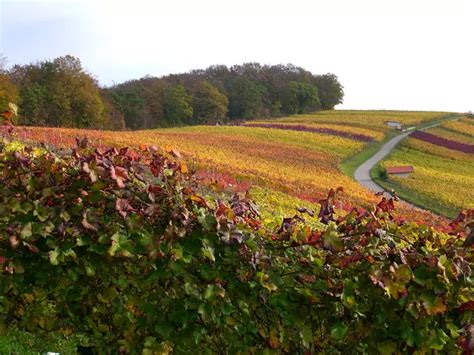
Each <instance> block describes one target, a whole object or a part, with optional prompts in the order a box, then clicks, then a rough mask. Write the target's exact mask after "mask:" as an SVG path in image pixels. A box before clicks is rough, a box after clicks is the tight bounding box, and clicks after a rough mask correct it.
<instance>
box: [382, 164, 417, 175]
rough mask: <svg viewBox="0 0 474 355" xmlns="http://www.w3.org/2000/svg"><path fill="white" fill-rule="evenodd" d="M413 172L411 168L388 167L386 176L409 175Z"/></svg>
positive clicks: (408, 166) (409, 166)
mask: <svg viewBox="0 0 474 355" xmlns="http://www.w3.org/2000/svg"><path fill="white" fill-rule="evenodd" d="M412 172H413V166H411V165H407V166H389V167H388V168H387V174H409V173H412Z"/></svg>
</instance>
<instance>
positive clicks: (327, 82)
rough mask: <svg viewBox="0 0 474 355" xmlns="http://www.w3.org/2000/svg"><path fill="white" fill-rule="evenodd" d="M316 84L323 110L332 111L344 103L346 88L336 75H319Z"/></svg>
mask: <svg viewBox="0 0 474 355" xmlns="http://www.w3.org/2000/svg"><path fill="white" fill-rule="evenodd" d="M314 82H315V84H316V86H317V87H318V92H319V97H320V100H321V109H323V110H332V109H334V107H335V106H336V105H339V104H341V103H342V101H343V98H344V88H343V86H342V85H341V83H340V82H339V80H338V78H337V76H336V75H334V74H331V73H328V74H324V75H317V76H316V78H315V80H314Z"/></svg>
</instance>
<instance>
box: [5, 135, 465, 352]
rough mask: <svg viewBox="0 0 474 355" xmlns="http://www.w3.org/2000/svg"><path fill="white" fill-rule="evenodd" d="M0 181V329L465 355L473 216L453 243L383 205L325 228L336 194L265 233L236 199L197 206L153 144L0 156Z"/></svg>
mask: <svg viewBox="0 0 474 355" xmlns="http://www.w3.org/2000/svg"><path fill="white" fill-rule="evenodd" d="M0 172H1V173H0V176H1V184H0V263H1V264H2V269H3V274H2V275H1V276H0V277H1V278H0V280H1V282H0V294H1V295H2V296H1V297H0V315H1V321H2V322H3V323H4V324H5V325H7V326H18V327H20V328H25V329H27V330H29V331H32V332H45V331H51V330H55V331H61V332H63V333H64V334H73V333H74V334H81V335H87V336H88V337H89V338H90V339H91V343H92V344H93V345H94V346H95V347H96V350H97V351H98V352H99V353H104V352H111V349H115V350H114V351H121V352H131V353H138V352H142V351H143V352H144V353H151V352H153V351H159V352H165V353H166V352H178V353H179V352H193V351H195V350H196V349H200V351H202V352H217V353H227V352H229V353H234V352H239V351H240V352H256V351H262V350H271V349H274V350H278V351H281V352H302V351H311V352H322V351H323V352H343V353H346V352H361V351H365V352H369V353H371V352H381V353H393V352H396V351H398V352H413V351H414V350H416V349H418V350H422V351H423V350H424V351H430V350H440V351H441V350H442V351H443V352H459V351H460V349H461V347H462V346H464V347H465V349H467V350H466V351H469V344H468V343H469V342H468V341H467V340H468V339H470V337H472V335H473V334H471V333H472V331H471V330H470V329H472V328H470V327H469V324H470V323H472V316H473V312H472V311H473V308H474V307H473V303H474V291H473V279H472V271H471V268H472V262H473V254H472V247H471V246H470V245H466V242H465V241H464V238H463V237H464V234H463V232H462V228H461V227H462V226H463V224H466V223H467V222H468V220H469V218H472V215H469V214H464V215H461V217H460V218H459V219H458V220H457V221H456V222H455V223H453V224H452V231H451V233H452V235H448V234H445V233H441V232H437V231H435V230H433V229H432V228H429V227H426V226H417V225H414V224H410V223H405V222H403V221H399V220H396V219H395V218H394V217H393V216H392V215H391V213H392V210H393V208H394V207H393V201H392V200H386V199H382V201H381V202H380V203H379V204H378V205H376V206H374V208H373V209H371V210H368V211H365V212H364V211H361V210H357V209H354V210H352V211H351V212H350V213H349V214H347V215H345V216H339V217H338V216H336V215H335V213H334V200H335V199H336V198H337V196H336V195H337V193H339V192H340V189H338V190H337V191H334V190H331V191H330V193H329V195H328V197H327V198H326V199H324V200H322V201H321V202H320V204H321V209H320V211H319V214H318V215H317V216H316V217H313V216H314V212H313V211H309V210H307V209H305V208H300V209H299V210H298V213H297V214H296V215H295V216H294V217H292V218H285V219H284V221H283V224H282V225H281V227H280V228H279V229H278V230H275V231H267V230H265V228H264V227H262V226H261V224H260V221H259V219H258V211H257V208H256V206H255V205H254V204H253V203H252V201H251V200H250V199H249V198H248V197H243V196H239V195H235V196H233V197H232V198H231V199H229V200H228V201H215V203H212V204H211V203H210V202H208V201H206V200H205V199H204V198H202V197H201V196H199V195H197V194H196V193H195V181H194V178H193V176H192V175H190V174H188V172H187V167H186V165H185V164H184V163H180V162H179V154H178V153H177V152H175V151H173V150H172V149H168V150H167V151H166V152H165V153H164V154H158V153H157V149H156V148H154V147H143V149H142V150H141V151H134V150H130V149H127V148H122V149H120V150H118V149H115V148H111V149H107V150H100V149H95V150H91V149H89V148H87V144H86V142H85V141H78V148H76V149H74V150H72V153H71V154H68V155H57V154H53V153H51V152H47V151H44V150H41V149H37V148H32V147H28V146H26V147H24V148H23V149H19V150H16V151H11V150H8V149H5V148H2V150H1V152H0ZM305 218H306V219H307V218H318V220H319V221H320V222H321V226H322V227H321V228H320V229H317V230H315V229H311V228H309V227H308V226H307V225H306V224H305ZM463 244H464V245H463Z"/></svg>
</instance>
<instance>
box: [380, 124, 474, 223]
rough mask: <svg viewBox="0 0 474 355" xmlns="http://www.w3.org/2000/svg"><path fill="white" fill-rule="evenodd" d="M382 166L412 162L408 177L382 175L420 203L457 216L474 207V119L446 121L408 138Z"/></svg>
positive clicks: (388, 183) (434, 209)
mask: <svg viewBox="0 0 474 355" xmlns="http://www.w3.org/2000/svg"><path fill="white" fill-rule="evenodd" d="M381 165H382V166H384V167H387V166H395V165H412V166H413V167H414V173H413V174H411V175H410V176H409V177H407V178H397V177H390V178H389V179H388V180H387V181H384V180H381V179H379V182H380V183H381V184H383V185H384V186H386V187H391V188H394V189H395V190H397V191H399V193H400V194H401V196H407V197H408V198H409V199H410V200H412V201H414V202H415V203H416V204H418V205H420V206H423V207H426V208H429V209H431V210H433V211H435V212H437V213H441V214H445V215H448V216H450V217H454V216H455V215H456V214H457V213H458V212H459V210H460V209H462V208H474V189H473V186H474V121H473V120H472V119H468V118H465V119H461V120H458V121H453V122H446V123H443V124H442V125H441V126H438V127H435V128H432V129H429V130H427V131H426V133H423V134H421V135H417V134H414V135H413V136H411V137H409V138H408V139H406V140H405V141H404V142H403V143H402V144H401V146H400V147H399V148H398V149H397V150H396V151H394V152H393V153H392V154H391V155H390V156H389V157H388V158H387V159H385V160H384V161H383V162H382V163H381Z"/></svg>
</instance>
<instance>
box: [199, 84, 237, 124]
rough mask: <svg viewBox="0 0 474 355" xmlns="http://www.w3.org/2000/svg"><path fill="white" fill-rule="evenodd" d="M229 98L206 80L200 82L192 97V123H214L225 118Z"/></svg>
mask: <svg viewBox="0 0 474 355" xmlns="http://www.w3.org/2000/svg"><path fill="white" fill-rule="evenodd" d="M228 105H229V100H228V99H227V96H225V95H224V94H223V93H221V92H220V91H219V90H218V89H217V88H216V87H214V86H212V85H211V84H210V83H209V82H208V81H207V80H205V81H203V82H201V84H200V86H199V89H198V90H197V91H196V92H195V93H194V97H193V117H194V123H197V124H203V123H215V122H218V121H219V120H222V119H224V118H225V116H226V114H227V107H228Z"/></svg>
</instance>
